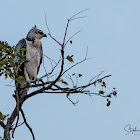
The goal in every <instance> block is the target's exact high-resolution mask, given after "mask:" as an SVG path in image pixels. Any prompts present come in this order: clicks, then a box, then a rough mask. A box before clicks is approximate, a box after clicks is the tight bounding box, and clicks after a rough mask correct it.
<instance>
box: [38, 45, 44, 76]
mask: <svg viewBox="0 0 140 140" xmlns="http://www.w3.org/2000/svg"><path fill="white" fill-rule="evenodd" d="M39 48H40V57H41V58H40V64H39V66H38V69H37V74H38V72H39V69H40V65H41V63H42V59H43V49H42V43H41V45H40V47H39Z"/></svg>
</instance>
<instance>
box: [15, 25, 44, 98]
mask: <svg viewBox="0 0 140 140" xmlns="http://www.w3.org/2000/svg"><path fill="white" fill-rule="evenodd" d="M43 37H47V35H46V34H45V33H44V32H43V31H42V30H40V29H38V28H37V27H36V25H35V26H34V27H33V28H32V29H31V30H30V31H29V32H28V34H27V36H26V38H23V39H21V40H20V41H19V42H18V44H17V45H16V47H15V48H16V51H17V52H18V51H20V50H21V49H22V48H25V50H26V51H24V57H25V62H21V63H20V64H18V65H17V66H16V69H17V73H16V76H15V77H16V78H17V77H19V76H20V77H22V78H21V81H20V82H19V81H17V80H16V81H15V85H16V90H19V89H21V88H22V87H24V86H25V84H26V83H28V84H29V85H30V86H31V85H32V84H31V81H34V82H35V81H37V80H39V79H38V78H37V74H38V72H39V68H40V65H41V63H42V57H43V49H42V42H41V39H42V38H43ZM19 60H20V57H18V55H16V56H15V60H14V61H15V63H16V62H18V61H19ZM27 91H28V89H23V90H21V91H20V93H18V94H20V95H26V94H27Z"/></svg>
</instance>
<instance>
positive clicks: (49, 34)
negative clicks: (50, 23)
mask: <svg viewBox="0 0 140 140" xmlns="http://www.w3.org/2000/svg"><path fill="white" fill-rule="evenodd" d="M48 35H49V36H50V37H51V38H52V39H53V40H54V41H55V42H57V43H58V44H59V45H60V46H62V44H61V43H60V42H59V41H57V40H56V39H55V38H54V37H52V36H51V34H48Z"/></svg>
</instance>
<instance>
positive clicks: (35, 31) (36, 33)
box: [26, 25, 47, 41]
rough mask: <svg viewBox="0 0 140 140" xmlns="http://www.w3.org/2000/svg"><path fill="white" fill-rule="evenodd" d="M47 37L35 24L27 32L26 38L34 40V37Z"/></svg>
mask: <svg viewBox="0 0 140 140" xmlns="http://www.w3.org/2000/svg"><path fill="white" fill-rule="evenodd" d="M43 37H47V35H46V34H45V33H44V32H43V31H42V30H39V29H37V27H36V25H35V26H34V27H33V28H32V29H31V30H30V31H29V32H28V34H27V37H26V39H27V40H29V41H34V40H35V39H42V38H43Z"/></svg>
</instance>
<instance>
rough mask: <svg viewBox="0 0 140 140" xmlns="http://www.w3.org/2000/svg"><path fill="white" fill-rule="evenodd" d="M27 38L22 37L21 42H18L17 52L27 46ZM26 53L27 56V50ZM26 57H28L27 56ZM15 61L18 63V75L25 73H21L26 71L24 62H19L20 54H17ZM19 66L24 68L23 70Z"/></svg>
mask: <svg viewBox="0 0 140 140" xmlns="http://www.w3.org/2000/svg"><path fill="white" fill-rule="evenodd" d="M26 45H27V44H26V40H25V39H24V38H23V39H21V40H20V41H19V42H18V44H17V45H16V47H15V49H16V53H19V51H20V50H21V49H22V48H26ZM24 55H25V57H26V51H24ZM25 59H26V58H25ZM14 61H15V63H18V65H17V66H16V69H17V71H18V75H19V76H20V75H23V74H21V73H23V71H24V62H22V61H21V63H19V62H20V57H19V56H17V55H16V56H15V59H14ZM19 68H20V69H21V70H22V72H20V71H19Z"/></svg>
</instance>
